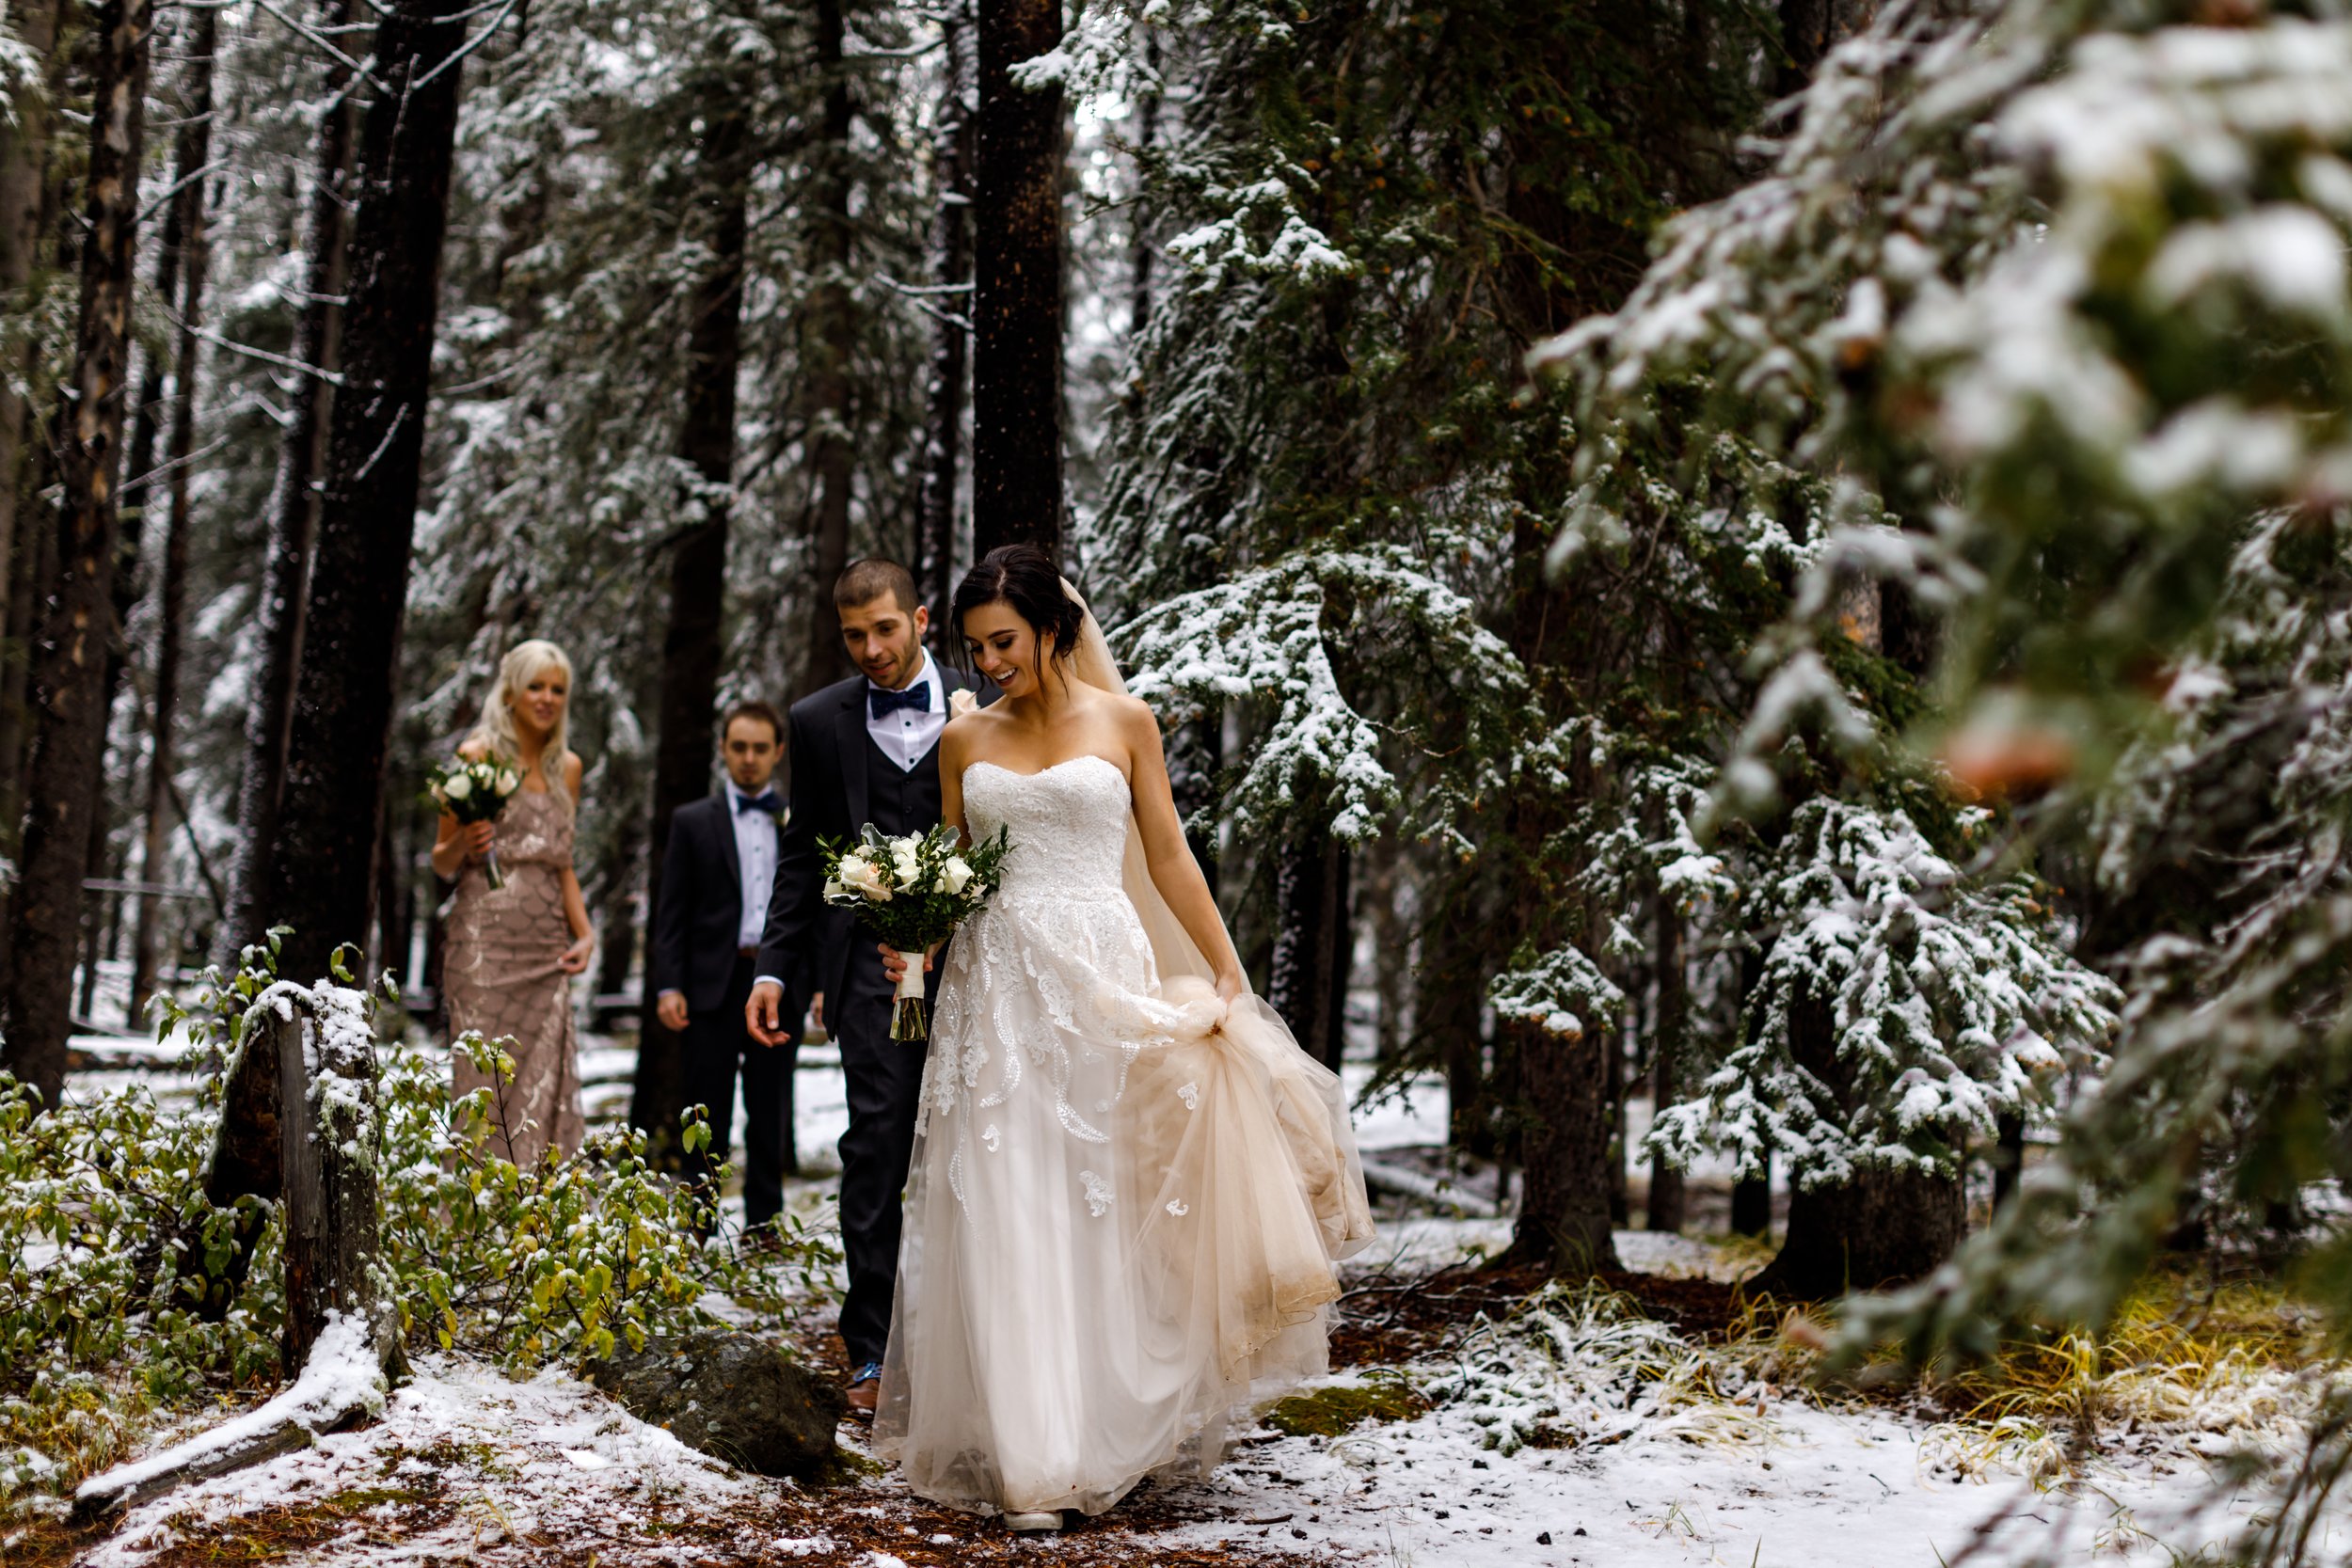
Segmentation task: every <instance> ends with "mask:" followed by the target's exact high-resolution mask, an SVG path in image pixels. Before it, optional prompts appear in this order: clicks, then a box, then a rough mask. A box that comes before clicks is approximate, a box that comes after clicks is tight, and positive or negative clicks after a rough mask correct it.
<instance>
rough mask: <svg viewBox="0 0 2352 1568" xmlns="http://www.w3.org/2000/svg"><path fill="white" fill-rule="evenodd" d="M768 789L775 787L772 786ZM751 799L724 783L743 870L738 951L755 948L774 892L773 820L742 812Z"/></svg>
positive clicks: (731, 783) (732, 784)
mask: <svg viewBox="0 0 2352 1568" xmlns="http://www.w3.org/2000/svg"><path fill="white" fill-rule="evenodd" d="M769 787H770V788H771V789H772V788H773V787H775V786H774V785H772V784H771V785H770V786H769ZM750 799H751V797H750V796H749V795H746V794H744V793H743V791H741V790H739V789H738V788H736V787H735V781H734V780H733V779H729V780H728V781H727V816H730V817H732V818H733V819H734V822H735V863H736V864H738V865H739V866H740V867H742V870H743V909H742V912H741V913H740V914H739V915H738V916H737V918H736V942H735V944H736V945H737V946H738V947H757V946H758V945H759V939H760V937H761V935H762V934H763V933H765V931H766V930H767V927H768V897H769V895H771V894H772V893H774V892H775V890H776V819H775V818H774V817H773V816H770V815H769V814H768V813H766V812H764V811H745V810H744V809H743V808H742V806H741V804H740V803H739V802H741V801H744V800H750Z"/></svg>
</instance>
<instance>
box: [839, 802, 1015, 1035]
mask: <svg viewBox="0 0 2352 1568" xmlns="http://www.w3.org/2000/svg"><path fill="white" fill-rule="evenodd" d="M962 837H963V835H962V833H961V832H960V831H959V830H957V829H955V828H950V827H948V826H946V825H945V824H944V823H943V824H942V825H941V826H939V827H936V828H933V829H932V830H931V831H930V832H928V833H904V834H900V835H898V837H891V836H889V835H887V834H884V833H883V832H881V830H879V829H877V828H876V827H875V826H874V825H873V824H872V823H870V822H869V823H867V824H866V828H865V830H864V831H863V832H861V833H860V835H859V838H858V842H856V843H855V844H843V843H840V842H839V841H837V840H829V841H827V842H825V843H822V844H819V845H818V855H819V858H820V860H821V861H822V863H823V865H824V872H825V902H826V903H828V904H831V905H833V906H834V907H835V908H837V909H848V910H855V911H857V914H858V918H859V920H860V921H861V922H862V923H863V924H864V925H865V926H866V928H867V929H868V930H870V931H872V932H873V933H874V934H875V935H876V936H878V937H880V938H881V939H882V944H883V946H884V947H885V948H887V949H888V950H889V955H890V956H895V957H898V958H900V959H901V963H900V964H899V965H898V966H897V967H898V973H896V974H892V976H891V978H892V979H894V980H895V981H897V983H898V1000H897V1005H896V1006H893V1007H892V1009H891V1013H890V1037H891V1038H892V1039H894V1040H919V1039H923V1038H925V1037H928V1036H929V1035H930V1021H929V1020H928V1019H927V1018H926V1017H925V1016H924V990H923V970H924V969H925V968H927V967H929V966H928V965H917V964H915V963H914V962H912V961H911V960H912V959H913V958H914V956H915V955H918V954H924V953H928V952H929V951H930V949H931V948H933V947H936V946H937V945H938V944H939V943H941V942H946V940H947V939H948V938H949V937H951V936H953V935H955V931H956V927H959V926H961V925H962V924H963V923H964V922H965V921H966V920H969V919H970V918H972V916H974V915H976V914H977V913H979V911H981V909H982V908H984V907H985V906H986V905H987V903H988V900H989V898H990V896H991V895H993V894H994V893H995V891H996V886H997V883H998V882H999V881H1000V880H1002V879H1003V870H1004V862H1005V853H1006V851H1007V850H1009V848H1010V847H1011V843H1010V841H1009V839H1008V838H1007V836H1006V833H1005V830H1004V829H1002V828H999V829H998V830H997V831H996V836H995V837H993V838H989V839H983V840H982V841H980V842H979V843H977V844H975V845H973V846H972V847H969V848H966V847H964V846H963V843H962ZM888 967H890V966H888V965H887V964H886V965H885V968H888Z"/></svg>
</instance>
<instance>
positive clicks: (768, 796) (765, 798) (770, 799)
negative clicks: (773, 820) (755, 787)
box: [735, 789, 784, 816]
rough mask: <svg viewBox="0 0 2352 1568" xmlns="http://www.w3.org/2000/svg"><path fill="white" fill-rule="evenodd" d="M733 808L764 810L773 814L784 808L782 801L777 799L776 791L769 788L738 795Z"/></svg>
mask: <svg viewBox="0 0 2352 1568" xmlns="http://www.w3.org/2000/svg"><path fill="white" fill-rule="evenodd" d="M735 809H736V810H737V811H739V812H745V811H764V812H766V813H767V814H768V815H769V816H775V815H776V813H778V812H780V811H782V810H783V809H784V802H783V801H781V800H777V799H776V792H775V791H774V790H772V789H771V790H767V791H764V792H762V793H761V794H758V795H738V796H737V797H736V798H735Z"/></svg>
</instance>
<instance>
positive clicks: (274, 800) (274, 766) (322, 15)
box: [213, 0, 353, 970]
mask: <svg viewBox="0 0 2352 1568" xmlns="http://www.w3.org/2000/svg"><path fill="white" fill-rule="evenodd" d="M350 20H351V0H321V4H320V6H319V9H318V24H319V28H320V30H321V31H322V32H323V33H326V35H328V36H330V37H332V36H335V35H336V34H337V32H338V30H339V29H341V28H342V27H343V26H345V25H347V24H349V22H350ZM346 53H349V51H348V50H347V51H346ZM321 85H322V87H324V88H325V91H324V94H323V97H324V100H325V103H326V107H325V109H324V111H323V112H322V113H321V115H320V117H319V128H318V134H317V137H316V139H315V141H314V142H313V144H312V151H311V157H310V204H309V207H308V209H307V210H306V211H305V213H304V214H303V230H302V254H303V278H302V282H303V290H304V297H303V301H302V314H301V317H300V318H299V320H298V321H297V323H296V325H295V328H294V359H295V360H296V361H298V362H299V363H301V364H303V365H307V366H310V367H311V368H312V369H313V370H316V371H322V372H329V373H331V372H332V371H333V369H334V364H335V361H336V358H337V352H336V350H337V346H338V344H337V340H338V338H339V336H340V328H341V326H342V307H341V304H340V296H341V295H342V289H343V282H344V260H345V245H346V240H347V237H348V227H349V226H348V225H347V223H346V222H345V220H344V215H343V205H344V202H345V200H346V199H347V198H348V194H349V193H348V186H349V183H350V172H351V133H352V119H353V116H352V111H351V105H350V103H349V101H348V97H347V95H348V93H349V91H350V87H351V71H350V69H349V68H348V67H346V66H344V65H342V63H341V62H339V61H336V60H333V59H331V58H330V59H329V60H328V61H327V64H326V71H325V80H324V82H323V83H322V84H321ZM333 397H334V386H333V383H332V382H330V381H329V380H328V379H327V378H326V375H320V374H310V375H305V376H304V377H303V379H302V384H301V385H300V386H299V387H297V388H295V390H294V403H293V415H294V417H293V418H292V419H291V420H288V421H287V424H286V430H285V434H284V435H283V436H280V437H279V439H278V474H277V478H276V481H275V482H274V483H272V485H271V487H270V498H269V544H268V546H267V547H266V550H265V552H264V554H263V557H262V586H261V593H260V596H259V600H258V603H257V604H256V606H255V625H254V630H255V633H256V641H257V642H258V643H259V645H260V651H261V657H260V660H259V662H258V663H257V665H256V666H255V669H254V673H253V692H252V701H251V702H250V703H249V704H248V705H247V706H246V726H245V761H244V765H243V768H242V769H241V770H240V772H239V774H238V780H237V848H236V858H235V861H234V863H233V865H232V867H231V869H230V881H229V910H228V913H227V914H226V916H224V917H223V919H222V920H221V922H220V928H219V934H218V937H217V938H216V940H215V943H214V949H213V960H214V962H215V963H217V964H219V965H221V967H222V968H223V969H224V970H226V969H231V968H233V967H234V966H235V964H236V961H237V955H238V953H239V951H240V950H241V949H243V948H244V947H246V946H247V945H249V944H251V943H253V942H260V941H261V940H262V933H263V932H264V930H265V929H266V928H267V927H268V922H269V916H268V914H267V913H266V911H263V910H262V906H261V898H262V881H263V879H265V878H266V876H267V875H268V869H269V846H270V845H271V844H272V843H273V842H274V841H275V840H276V839H277V836H278V805H279V801H280V800H281V798H282V796H283V793H284V790H285V783H286V745H287V739H288V736H289V733H290V730H291V727H292V723H293V717H294V675H295V672H296V671H297V670H298V669H299V668H300V667H301V662H302V624H303V608H304V607H303V601H304V598H305V597H306V595H307V594H308V592H309V585H310V548H311V541H312V540H313V539H314V538H315V537H316V534H317V525H318V495H317V493H316V490H315V488H314V486H313V483H312V482H313V481H314V480H315V478H316V477H317V474H318V471H319V465H320V463H321V461H322V460H323V458H324V456H325V445H326V421H327V418H328V413H329V410H330V409H331V408H332V406H333Z"/></svg>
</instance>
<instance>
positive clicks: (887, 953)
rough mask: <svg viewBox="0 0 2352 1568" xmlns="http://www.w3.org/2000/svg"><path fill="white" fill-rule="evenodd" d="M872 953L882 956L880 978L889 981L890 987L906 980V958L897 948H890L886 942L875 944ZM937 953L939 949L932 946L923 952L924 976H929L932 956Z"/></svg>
mask: <svg viewBox="0 0 2352 1568" xmlns="http://www.w3.org/2000/svg"><path fill="white" fill-rule="evenodd" d="M874 951H875V952H877V953H880V954H881V955H882V978H883V979H885V980H888V981H889V982H890V983H891V984H892V985H894V986H895V985H897V984H898V982H899V981H900V980H902V979H904V978H906V973H907V956H906V955H905V954H904V953H901V952H899V951H898V949H897V948H895V947H893V946H891V945H890V943H888V942H877V943H876V944H875V947H874ZM938 951H939V949H938V948H937V947H936V946H933V947H930V948H929V949H927V950H926V951H925V952H924V954H923V973H924V974H930V972H931V967H932V958H933V956H934V955H935V954H937V953H938Z"/></svg>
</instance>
